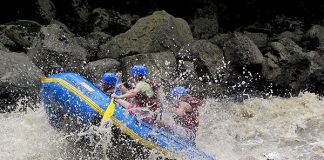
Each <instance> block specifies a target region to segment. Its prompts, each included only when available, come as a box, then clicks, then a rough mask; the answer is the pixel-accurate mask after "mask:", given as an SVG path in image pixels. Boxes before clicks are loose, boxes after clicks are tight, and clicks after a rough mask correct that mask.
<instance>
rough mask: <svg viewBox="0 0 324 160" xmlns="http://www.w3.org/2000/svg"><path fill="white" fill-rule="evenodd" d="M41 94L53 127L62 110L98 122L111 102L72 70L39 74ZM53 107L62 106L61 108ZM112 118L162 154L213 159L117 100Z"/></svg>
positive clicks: (85, 122) (83, 120) (83, 122)
mask: <svg viewBox="0 0 324 160" xmlns="http://www.w3.org/2000/svg"><path fill="white" fill-rule="evenodd" d="M41 97H42V101H43V103H44V105H45V109H46V112H47V114H48V118H49V122H50V123H51V125H52V126H54V127H59V126H62V125H64V121H63V120H62V116H63V115H62V113H61V112H62V111H64V112H65V113H68V115H69V116H71V117H73V118H75V119H76V121H77V122H78V123H76V124H77V125H81V126H87V125H93V124H95V123H98V120H99V121H100V119H101V117H102V115H103V114H104V112H105V110H106V109H107V107H108V105H109V102H110V98H109V97H108V96H107V95H105V94H104V93H103V92H101V91H100V90H99V89H97V88H96V87H95V86H94V85H93V84H92V83H90V82H89V81H87V80H85V79H84V78H82V77H81V76H79V75H77V74H74V73H60V74H55V75H52V76H50V77H48V78H42V87H41ZM57 106H60V107H57ZM55 108H61V111H58V110H57V109H55ZM111 120H112V122H113V123H114V124H115V125H116V126H117V127H119V128H120V129H121V130H122V131H123V132H124V133H125V134H127V135H128V136H130V137H131V138H133V139H135V140H137V141H138V142H139V143H141V144H143V145H145V146H147V147H149V148H152V149H155V150H157V151H160V152H162V153H163V154H165V155H168V156H171V157H173V158H176V159H190V160H196V159H202V160H214V158H213V157H212V156H210V155H208V154H207V153H205V152H203V151H201V150H199V149H197V148H196V147H195V146H192V145H191V144H190V143H189V142H186V141H185V140H184V139H182V138H181V136H180V135H176V134H173V133H169V132H166V131H164V130H163V129H160V128H158V127H155V126H153V125H150V124H148V123H146V122H144V121H141V120H138V119H137V118H136V117H135V116H134V115H132V114H129V113H128V112H127V111H126V110H125V109H124V108H123V107H121V106H120V105H119V104H118V103H116V104H115V111H114V114H113V116H112V117H111ZM78 127H79V126H78ZM78 127H76V128H78Z"/></svg>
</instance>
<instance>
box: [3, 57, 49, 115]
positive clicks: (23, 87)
mask: <svg viewBox="0 0 324 160" xmlns="http://www.w3.org/2000/svg"><path fill="white" fill-rule="evenodd" d="M42 75H43V73H42V71H41V70H40V69H39V68H37V67H36V66H35V65H34V64H33V63H32V62H31V61H30V60H29V58H28V57H27V55H25V54H23V53H14V52H3V51H0V86H1V87H0V88H1V89H0V95H1V96H0V97H1V98H0V106H1V107H0V111H1V110H2V111H3V110H7V109H8V108H4V107H7V106H8V105H11V104H14V103H16V102H17V100H18V99H20V98H23V97H25V96H27V97H30V96H31V97H33V98H35V95H38V90H39V87H40V77H41V76H42Z"/></svg>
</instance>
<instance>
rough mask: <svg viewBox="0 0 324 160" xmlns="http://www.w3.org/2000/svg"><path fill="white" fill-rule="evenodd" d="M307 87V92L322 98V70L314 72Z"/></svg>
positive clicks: (323, 78)
mask: <svg viewBox="0 0 324 160" xmlns="http://www.w3.org/2000/svg"><path fill="white" fill-rule="evenodd" d="M307 87H308V90H309V91H311V92H314V93H317V94H319V95H321V96H324V68H321V69H318V70H315V71H314V73H312V74H311V75H310V76H309V80H308V86H307Z"/></svg>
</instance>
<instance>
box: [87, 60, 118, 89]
mask: <svg viewBox="0 0 324 160" xmlns="http://www.w3.org/2000/svg"><path fill="white" fill-rule="evenodd" d="M119 67H120V62H118V61H117V60H114V59H110V58H106V59H101V60H97V61H93V62H90V63H88V64H87V65H86V66H85V67H84V72H83V74H84V75H85V77H86V78H87V79H88V80H90V81H92V82H94V83H95V82H99V81H100V79H101V76H102V74H103V73H105V72H116V71H117V70H119Z"/></svg>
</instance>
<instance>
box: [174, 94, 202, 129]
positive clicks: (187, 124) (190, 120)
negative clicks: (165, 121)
mask: <svg viewBox="0 0 324 160" xmlns="http://www.w3.org/2000/svg"><path fill="white" fill-rule="evenodd" d="M181 101H183V102H187V103H189V104H190V106H191V107H192V111H191V112H188V113H186V114H185V115H183V116H178V117H176V118H175V121H176V123H177V124H179V125H181V126H182V127H184V128H188V129H190V130H191V131H193V133H194V134H196V132H197V129H198V125H199V119H198V117H199V112H198V110H199V106H201V100H200V99H199V98H197V97H193V96H187V97H184V98H182V99H181Z"/></svg>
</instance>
